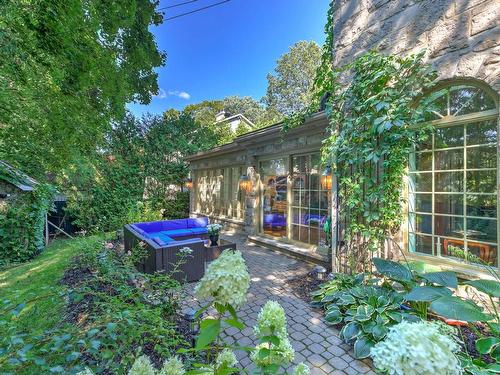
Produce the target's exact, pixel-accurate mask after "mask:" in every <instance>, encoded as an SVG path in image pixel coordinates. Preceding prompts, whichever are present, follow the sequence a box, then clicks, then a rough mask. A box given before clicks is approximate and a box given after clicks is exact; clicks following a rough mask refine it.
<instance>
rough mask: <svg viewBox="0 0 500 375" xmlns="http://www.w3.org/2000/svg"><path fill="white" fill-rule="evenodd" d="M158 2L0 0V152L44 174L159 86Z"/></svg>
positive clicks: (87, 148)
mask: <svg viewBox="0 0 500 375" xmlns="http://www.w3.org/2000/svg"><path fill="white" fill-rule="evenodd" d="M157 4H158V1H156V0H117V1H112V2H102V1H98V0H88V1H81V0H65V1H59V0H34V1H25V0H8V1H4V2H1V3H0V12H1V13H2V17H1V19H0V158H2V159H6V160H8V161H10V162H11V163H13V164H15V165H17V166H22V167H23V170H24V171H25V172H27V173H29V174H31V175H33V176H35V177H37V178H40V179H43V178H44V177H45V175H46V173H47V172H52V173H58V172H59V171H61V170H62V169H63V168H64V167H67V166H68V164H69V163H71V162H75V161H76V159H78V158H79V157H81V156H82V155H88V154H89V153H92V152H94V150H95V148H96V146H97V145H98V144H99V142H100V141H102V140H103V136H104V134H105V133H106V131H107V130H109V128H110V126H111V124H112V123H113V122H116V121H119V120H120V119H121V118H123V116H124V115H125V104H126V103H127V102H130V101H138V102H141V103H148V102H149V101H150V100H151V95H152V94H153V93H155V92H157V91H158V86H157V73H156V72H155V71H154V68H156V67H159V66H161V65H162V64H163V63H164V62H165V58H166V56H165V55H164V54H163V53H162V52H160V51H159V50H158V47H157V45H156V42H155V40H154V37H153V35H152V33H151V32H150V31H149V26H151V25H158V24H159V23H161V22H162V16H161V14H159V13H158V12H157V11H156V10H155V8H156V6H157Z"/></svg>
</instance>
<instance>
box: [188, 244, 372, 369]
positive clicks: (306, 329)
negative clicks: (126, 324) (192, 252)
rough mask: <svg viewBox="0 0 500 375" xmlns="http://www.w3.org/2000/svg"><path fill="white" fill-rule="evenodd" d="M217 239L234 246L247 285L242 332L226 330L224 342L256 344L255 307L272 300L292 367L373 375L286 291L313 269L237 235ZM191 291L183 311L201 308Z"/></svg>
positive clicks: (244, 362) (243, 358) (246, 364)
mask: <svg viewBox="0 0 500 375" xmlns="http://www.w3.org/2000/svg"><path fill="white" fill-rule="evenodd" d="M222 237H223V238H225V239H227V240H231V241H234V242H236V243H237V247H238V250H240V251H241V252H242V253H243V257H244V258H245V261H246V263H247V266H248V268H249V272H250V276H251V280H252V281H251V285H250V290H249V294H248V302H247V304H246V305H245V306H244V307H242V308H241V309H240V310H239V312H238V315H239V317H240V318H241V320H242V321H243V322H244V323H245V324H246V325H247V328H245V329H244V330H243V331H239V330H237V329H236V328H233V327H231V328H228V329H226V331H225V332H226V334H227V337H226V340H227V341H229V342H230V341H237V342H238V343H239V344H240V345H247V346H254V345H255V344H256V342H255V337H254V335H253V329H252V327H253V326H254V325H255V322H256V319H257V315H258V313H259V311H260V308H261V307H262V306H263V305H264V304H265V303H266V301H267V300H269V299H272V300H275V301H277V302H279V303H280V304H281V306H283V308H284V309H285V311H286V315H287V321H288V327H287V328H288V333H289V335H290V342H291V344H292V346H293V348H294V349H295V360H294V364H297V363H299V362H305V363H306V364H307V365H308V366H309V367H310V368H311V374H312V375H324V374H334V375H337V374H339V375H340V374H349V375H351V374H375V372H373V370H372V369H371V368H370V366H369V365H368V363H369V362H368V361H366V363H365V361H360V360H357V359H355V358H354V357H353V354H352V351H351V347H350V346H349V345H346V344H343V343H342V341H341V340H340V338H339V331H338V330H336V329H334V328H332V327H330V326H328V325H326V324H325V323H324V322H323V320H322V316H323V315H322V312H321V311H320V310H314V309H312V308H311V307H310V306H309V305H308V304H307V303H306V302H305V301H303V300H302V299H300V298H298V297H297V296H295V295H294V294H293V293H292V291H291V290H290V288H289V287H288V286H287V284H286V280H287V279H289V278H291V277H293V276H295V275H299V274H303V273H304V271H308V270H310V269H311V267H312V265H310V264H307V263H305V262H301V261H298V260H295V259H293V258H290V257H288V256H286V255H282V254H279V253H276V252H273V251H271V250H268V249H266V248H263V247H260V246H257V245H254V244H249V243H246V238H245V237H243V236H241V235H229V234H226V235H224V236H222ZM193 287H194V285H193V284H189V285H187V286H186V292H187V294H188V296H187V298H186V300H185V301H184V306H185V307H184V308H185V309H186V310H187V309H188V308H197V307H198V306H200V302H199V301H197V300H196V298H195V297H194V296H193V292H192V291H193ZM236 354H237V357H238V358H239V360H240V365H241V366H242V367H243V368H244V369H246V370H251V369H253V367H252V364H251V361H250V358H249V356H248V354H247V353H245V352H237V353H236Z"/></svg>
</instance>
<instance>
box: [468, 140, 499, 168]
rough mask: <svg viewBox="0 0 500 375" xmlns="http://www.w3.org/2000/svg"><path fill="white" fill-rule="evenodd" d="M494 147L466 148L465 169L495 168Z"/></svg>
mask: <svg viewBox="0 0 500 375" xmlns="http://www.w3.org/2000/svg"><path fill="white" fill-rule="evenodd" d="M496 166H497V148H496V146H480V147H468V148H467V168H472V169H479V168H496Z"/></svg>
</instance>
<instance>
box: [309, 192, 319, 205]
mask: <svg viewBox="0 0 500 375" xmlns="http://www.w3.org/2000/svg"><path fill="white" fill-rule="evenodd" d="M310 194H311V195H310V196H311V205H310V207H311V208H319V191H311V193H310Z"/></svg>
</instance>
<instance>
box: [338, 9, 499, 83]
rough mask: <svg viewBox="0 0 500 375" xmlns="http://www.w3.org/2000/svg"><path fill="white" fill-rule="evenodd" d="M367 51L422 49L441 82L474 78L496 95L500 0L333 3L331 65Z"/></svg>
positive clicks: (395, 52)
mask: <svg viewBox="0 0 500 375" xmlns="http://www.w3.org/2000/svg"><path fill="white" fill-rule="evenodd" d="M370 49H378V50H380V51H381V52H384V53H393V54H409V53H416V52H420V51H422V50H426V55H425V56H426V60H427V61H428V62H429V63H431V64H432V65H433V66H434V67H435V68H436V69H437V71H438V74H439V78H440V79H453V78H456V77H460V78H473V79H477V80H480V81H482V82H485V83H487V84H488V85H490V87H492V88H493V89H494V90H496V91H497V93H498V92H500V1H499V0H422V1H418V0H337V1H335V10H334V64H335V65H336V66H341V65H344V64H346V63H348V62H350V61H352V59H353V58H355V57H356V56H358V55H359V54H362V53H364V52H366V51H368V50H370Z"/></svg>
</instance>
